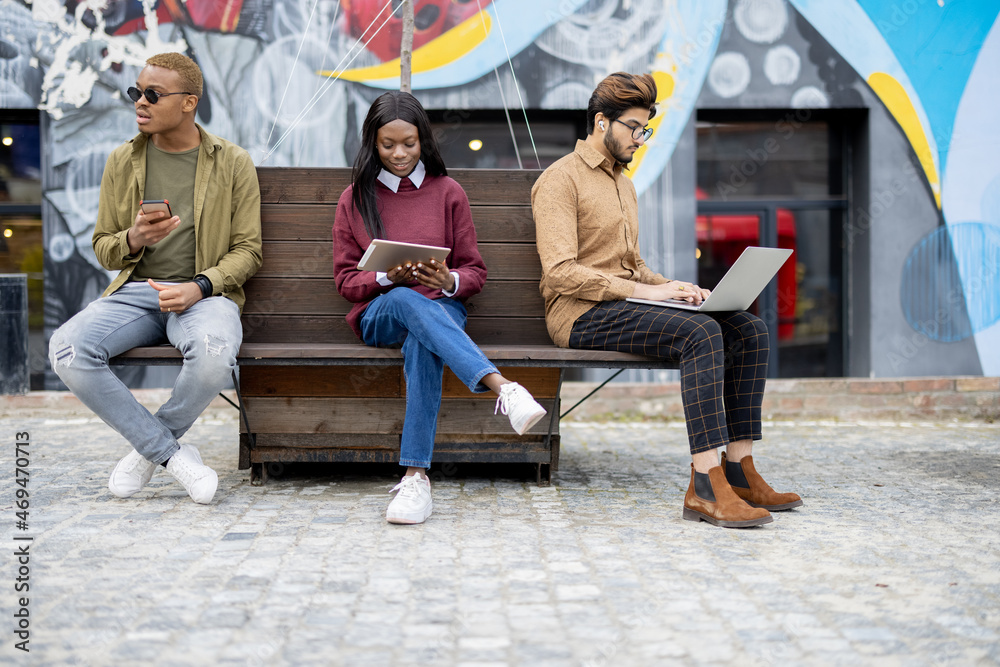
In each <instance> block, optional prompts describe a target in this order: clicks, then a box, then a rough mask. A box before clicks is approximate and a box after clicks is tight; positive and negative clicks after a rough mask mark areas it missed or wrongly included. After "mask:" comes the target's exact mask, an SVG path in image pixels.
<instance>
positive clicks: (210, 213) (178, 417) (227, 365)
mask: <svg viewBox="0 0 1000 667" xmlns="http://www.w3.org/2000/svg"><path fill="white" fill-rule="evenodd" d="M202 87H203V79H202V74H201V70H200V69H199V68H198V65H197V64H196V63H195V62H194V61H193V60H191V59H190V58H188V57H186V56H184V55H181V54H179V53H163V54H159V55H155V56H153V57H151V58H149V59H148V60H147V61H146V66H145V67H144V68H143V70H142V71H141V72H140V73H139V76H138V78H137V79H136V85H135V86H134V87H131V88H129V89H128V91H127V94H128V96H129V98H130V99H131V100H132V102H133V104H134V106H135V118H136V123H137V125H138V126H139V134H138V135H136V136H135V137H134V138H132V139H131V140H129V141H128V142H127V143H125V144H123V145H122V146H119V147H118V148H116V149H115V150H114V151H113V152H112V153H111V155H110V156H109V157H108V161H107V164H106V165H105V168H104V175H103V177H102V179H101V192H100V200H99V207H98V212H97V223H96V226H95V228H94V237H93V245H94V253H95V254H96V255H97V259H98V260H99V261H100V263H101V265H102V266H104V267H105V268H106V269H108V270H109V271H118V275H117V277H116V278H115V279H114V280H113V281H112V282H111V285H110V286H109V287H108V288H107V290H105V292H104V294H103V295H102V297H101V298H100V299H97V300H96V301H94V302H92V303H91V304H90V305H88V306H87V307H86V308H85V309H84V310H82V311H81V312H79V313H78V314H76V315H75V316H74V317H72V318H71V319H70V320H69V321H68V322H66V323H65V324H63V326H62V327H60V328H59V329H58V330H57V331H56V332H55V333H54V334H53V335H52V338H51V340H50V341H49V358H50V361H51V363H52V369H53V370H54V371H55V372H56V373H57V374H58V375H59V377H60V379H62V381H63V382H64V383H65V384H66V386H67V387H69V389H70V390H72V391H73V393H74V394H76V396H77V397H78V398H79V399H80V400H81V401H82V402H83V403H84V404H85V405H86V406H87V407H89V408H90V409H91V410H93V411H94V412H95V413H96V414H97V415H98V416H99V417H100V418H101V419H103V420H104V421H105V423H107V424H108V425H109V426H111V427H112V428H113V429H115V430H116V431H118V433H120V434H121V435H122V436H124V437H125V439H126V440H128V442H129V443H130V444H131V445H132V451H131V452H129V454H128V455H127V456H125V458H123V459H122V460H121V461H120V462H119V463H118V465H117V466H115V468H114V470H113V472H112V473H111V479H110V480H109V482H108V487H109V489H110V490H111V492H112V493H113V494H114V495H116V496H118V497H120V498H127V497H129V496H132V495H134V494H136V493H138V492H139V491H140V490H141V489H142V488H143V487H144V486H145V485H146V484H147V483H148V482H149V480H150V478H151V477H152V476H153V473H155V472H156V471H157V470H158V469H159V468H160V467H161V466H162V467H164V468H166V470H167V472H168V473H170V474H171V475H172V476H173V477H174V478H175V479H176V480H177V481H179V482H180V483H181V484H182V485H183V486H184V488H185V489H186V490H187V492H188V495H189V496H190V497H191V499H192V500H194V501H195V502H197V503H203V504H205V503H209V502H211V500H212V498H213V497H214V495H215V491H216V488H217V486H218V475H217V474H216V473H215V471H214V470H212V469H211V468H210V467H208V466H206V465H205V464H204V463H203V462H202V459H201V455H200V453H199V452H198V449H197V448H196V447H195V446H194V445H191V444H188V443H184V444H181V443H180V442H179V440H180V438H181V437H182V436H183V435H184V434H185V433H186V432H187V430H188V429H189V428H190V427H191V425H192V424H193V423H194V421H195V419H197V418H198V416H199V415H200V414H201V413H202V411H204V409H205V408H206V407H208V404H209V403H210V402H211V400H212V399H213V398H214V397H215V396H216V394H218V393H219V391H220V390H222V389H223V388H225V386H226V385H227V384H228V382H229V380H230V377H231V376H232V372H233V369H234V368H235V365H236V353H237V351H238V350H239V347H240V343H241V342H242V339H243V328H242V325H241V324H240V310H241V309H242V307H243V303H244V301H245V296H244V292H243V283H244V282H246V280H247V279H248V278H249V277H250V276H252V275H253V274H254V273H255V272H256V271H257V269H258V268H260V264H261V233H260V189H259V188H258V185H257V171H256V169H255V168H254V164H253V161H252V160H251V159H250V155H249V154H248V153H247V152H246V151H245V150H243V149H242V148H240V147H239V146H237V145H235V144H233V143H231V142H229V141H226V140H225V139H221V138H219V137H216V136H213V135H211V134H209V133H208V132H206V131H205V130H204V129H203V128H202V127H201V126H199V125H198V124H196V123H195V112H196V110H197V107H198V101H199V99H200V98H201V95H202ZM162 343H170V344H171V345H173V346H174V347H176V348H177V349H178V350H180V351H181V352H182V353H183V355H184V363H183V366H182V367H181V371H180V374H179V375H178V377H177V381H176V382H175V384H174V387H173V391H172V393H171V396H170V399H169V400H168V401H167V402H166V403H164V404H163V405H162V406H161V407H160V408H159V410H157V412H156V414H155V415H154V414H151V413H150V412H149V411H148V410H146V408H144V407H143V406H142V405H140V404H139V402H138V401H136V399H135V397H134V396H133V395H132V393H131V392H130V391H129V390H128V388H127V387H125V385H124V384H122V382H121V381H119V380H118V378H117V377H116V376H115V375H114V374H113V373H112V371H111V370H110V368H109V367H108V359H110V358H111V357H114V356H116V355H118V354H121V353H123V352H125V351H126V350H129V349H131V348H133V347H137V346H145V345H158V344H162Z"/></svg>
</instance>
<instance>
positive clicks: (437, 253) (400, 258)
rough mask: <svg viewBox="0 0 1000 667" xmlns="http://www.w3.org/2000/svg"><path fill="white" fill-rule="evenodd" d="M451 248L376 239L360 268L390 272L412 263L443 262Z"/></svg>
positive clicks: (360, 263) (359, 263)
mask: <svg viewBox="0 0 1000 667" xmlns="http://www.w3.org/2000/svg"><path fill="white" fill-rule="evenodd" d="M450 252H451V248H440V247H438V246H434V245H420V244H418V243H401V242H399V241H386V240H385V239H375V240H374V241H372V242H371V245H369V246H368V250H366V251H365V255H364V257H362V258H361V261H360V262H358V268H359V269H361V270H362V271H384V272H386V273H388V272H389V270H390V269H394V268H396V267H397V266H402V265H403V264H405V263H407V262H410V263H411V264H416V263H417V262H423V263H424V264H427V263H429V262H430V261H431V260H432V259H436V260H437V261H439V262H443V261H444V260H445V258H447V257H448V254H449V253H450Z"/></svg>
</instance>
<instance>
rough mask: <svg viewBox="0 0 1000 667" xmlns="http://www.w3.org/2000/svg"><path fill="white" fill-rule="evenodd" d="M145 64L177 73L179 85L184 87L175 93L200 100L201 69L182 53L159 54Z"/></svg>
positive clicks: (201, 87) (201, 85)
mask: <svg viewBox="0 0 1000 667" xmlns="http://www.w3.org/2000/svg"><path fill="white" fill-rule="evenodd" d="M146 64H147V65H152V66H153V67H162V68H163V69H169V70H173V71H174V72H177V73H178V74H180V76H181V85H182V86H183V87H184V90H183V91H177V92H185V93H190V94H192V95H197V96H198V99H201V93H202V90H203V87H204V79H203V78H202V76H201V68H200V67H198V63H196V62H195V61H193V60H191V59H190V58H188V57H187V56H186V55H184V54H183V53H159V54H157V55H155V56H152V57H150V58H148V59H147V60H146Z"/></svg>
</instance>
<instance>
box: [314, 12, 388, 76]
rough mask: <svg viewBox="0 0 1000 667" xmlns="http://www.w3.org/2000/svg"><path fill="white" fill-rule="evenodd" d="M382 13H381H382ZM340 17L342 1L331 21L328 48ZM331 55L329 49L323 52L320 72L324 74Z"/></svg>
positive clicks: (326, 42)
mask: <svg viewBox="0 0 1000 667" xmlns="http://www.w3.org/2000/svg"><path fill="white" fill-rule="evenodd" d="M380 13H381V12H380ZM339 16H340V0H337V6H336V7H334V8H333V19H331V21H330V32H328V33H327V35H326V41H325V42H323V43H324V44H326V45H327V46H330V41H331V40H332V39H333V31H334V30H336V29H337V17H339ZM327 53H329V49H328V50H326V51H323V60H321V61H320V63H319V70H320V71H321V72H322V71H323V68H324V67H326V54H327Z"/></svg>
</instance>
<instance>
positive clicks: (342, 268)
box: [333, 174, 486, 338]
mask: <svg viewBox="0 0 1000 667" xmlns="http://www.w3.org/2000/svg"><path fill="white" fill-rule="evenodd" d="M353 189H354V186H353V185H352V186H348V188H347V189H346V190H344V193H343V194H342V195H340V200H339V201H338V202H337V214H336V218H335V219H334V223H333V276H334V279H335V282H336V284H337V291H338V292H340V295H341V296H342V297H344V298H345V299H347V300H348V301H351V302H353V303H354V307H353V308H351V311H350V312H349V313H348V314H347V323H348V324H350V325H351V328H352V329H353V330H354V333H356V334H357V335H358V338H360V337H361V325H360V322H361V314H362V313H363V312H364V310H365V308H366V307H367V306H368V303H369V302H371V300H372V299H374V298H375V297H377V296H378V295H379V294H384V293H385V292H388V291H389V290H390V289H394V287H383V286H382V285H379V284H378V283H377V282H376V281H375V272H373V271H359V270H358V262H359V261H361V257H362V255H364V254H365V250H366V249H367V248H368V244H369V243H371V238H369V236H368V233H367V232H365V223H364V220H362V218H361V213H360V212H358V210H357V209H356V208H355V207H354V202H353V200H352V192H353ZM375 196H376V198H377V199H378V206H379V212H380V213H381V215H382V224H383V225H384V226H385V236H386V239H388V240H390V241H403V242H405V243H421V244H423V245H435V246H443V247H446V248H451V254H450V255H448V259H447V260H446V264H447V265H448V269H449V270H451V271H455V272H456V273H458V275H459V281H458V292H457V293H456V294H455V296H454V298H456V299H460V300H463V301H464V300H465V299H468V298H469V297H470V296H473V295H475V294H478V293H479V292H480V291H481V290H482V289H483V283H485V282H486V264H485V263H484V262H483V258H482V256H481V255H480V254H479V248H478V247H477V246H476V228H475V226H474V225H473V224H472V211H471V210H470V209H469V198H468V197H466V196H465V191H464V190H463V189H462V186H460V185H459V184H458V183H456V182H455V181H454V180H452V179H451V178H449V177H447V176H431V175H430V174H428V175H427V176H425V177H424V181H423V183H421V185H420V188H419V189H418V188H416V187H414V185H413V183H411V182H410V179H408V178H404V179H403V180H402V182H400V184H399V190H398V191H397V192H395V193H394V192H393V191H392V190H390V189H389V188H387V187H385V186H384V185H383V184H382V183H381V182H379V181H376V183H375ZM406 286H407V287H410V288H412V289H414V290H416V291H418V292H420V293H421V294H424V295H426V296H427V297H429V298H431V299H440V298H441V297H442V296H444V295H443V294H442V293H441V291H440V290H432V289H430V288H428V287H424V286H423V285H420V284H418V283H417V282H415V281H414V282H413V283H409V284H407V285H406Z"/></svg>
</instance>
